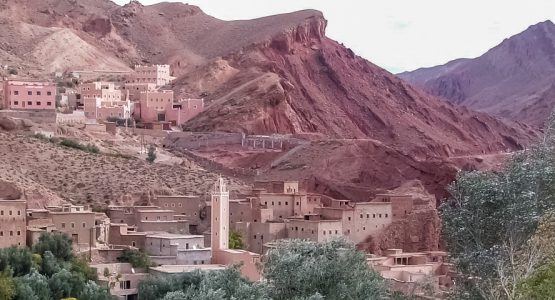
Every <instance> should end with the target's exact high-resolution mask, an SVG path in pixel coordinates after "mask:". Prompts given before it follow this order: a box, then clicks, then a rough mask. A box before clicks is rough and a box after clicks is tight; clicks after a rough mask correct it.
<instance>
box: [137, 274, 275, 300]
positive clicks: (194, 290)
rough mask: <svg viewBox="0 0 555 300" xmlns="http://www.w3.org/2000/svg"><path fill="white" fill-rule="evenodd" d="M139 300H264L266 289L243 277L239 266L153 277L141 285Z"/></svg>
mask: <svg viewBox="0 0 555 300" xmlns="http://www.w3.org/2000/svg"><path fill="white" fill-rule="evenodd" d="M139 298H140V299H155V300H161V299H163V300H170V299H171V300H173V299H191V300H192V299H241V300H264V299H269V298H268V297H267V296H266V291H265V289H264V288H263V287H262V286H261V285H259V284H254V283H251V282H248V281H247V280H246V279H244V278H242V277H241V274H240V272H239V270H238V268H237V267H232V268H228V269H226V270H224V271H210V272H201V271H195V272H190V273H184V274H179V275H173V276H167V277H163V278H160V277H151V278H149V279H147V280H144V281H142V282H141V283H140V284H139Z"/></svg>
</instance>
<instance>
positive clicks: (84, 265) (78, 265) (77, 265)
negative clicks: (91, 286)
mask: <svg viewBox="0 0 555 300" xmlns="http://www.w3.org/2000/svg"><path fill="white" fill-rule="evenodd" d="M71 272H72V273H79V274H82V275H83V277H84V279H85V281H95V280H97V279H98V274H97V273H96V271H95V270H94V269H93V268H91V267H90V265H89V262H88V260H87V259H86V258H85V257H83V256H79V257H73V258H72V259H71Z"/></svg>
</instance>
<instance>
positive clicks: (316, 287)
mask: <svg viewBox="0 0 555 300" xmlns="http://www.w3.org/2000/svg"><path fill="white" fill-rule="evenodd" d="M262 270H263V274H264V278H265V279H266V282H267V284H268V289H269V291H270V296H271V298H272V299H276V300H278V299H294V298H298V297H301V298H308V297H316V296H315V295H316V294H317V293H318V294H320V295H321V296H322V297H324V298H325V299H384V298H386V297H387V289H386V285H385V283H384V280H383V279H382V278H381V276H380V275H379V274H378V273H377V272H375V271H373V270H372V269H370V268H368V265H367V263H366V258H365V255H364V253H362V252H359V251H357V250H356V249H355V247H354V245H352V244H350V243H347V242H345V241H342V240H332V241H330V242H327V243H316V242H310V241H300V240H282V241H279V242H278V244H277V246H276V248H275V249H272V250H270V251H268V253H267V255H266V256H265V257H264V261H263V269H262Z"/></svg>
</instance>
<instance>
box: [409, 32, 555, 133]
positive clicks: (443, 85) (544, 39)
mask: <svg viewBox="0 0 555 300" xmlns="http://www.w3.org/2000/svg"><path fill="white" fill-rule="evenodd" d="M553 55H555V25H554V24H553V23H552V22H551V21H545V22H542V23H539V24H536V25H533V26H530V27H529V28H528V29H526V30H525V31H523V32H521V33H519V34H517V35H514V36H512V37H510V38H508V39H505V40H504V41H503V42H502V43H501V44H499V45H497V46H495V47H494V48H492V49H490V50H489V51H488V52H486V53H485V54H484V55H482V56H480V57H477V58H474V59H458V60H454V61H452V62H449V63H447V64H445V65H441V66H436V67H432V68H422V69H418V70H415V71H412V72H405V73H401V74H399V76H400V77H401V78H403V79H405V80H407V81H408V82H411V83H413V84H414V85H415V86H418V87H421V88H423V89H425V90H426V91H429V92H430V93H432V94H434V95H438V96H442V97H445V98H447V99H448V100H450V101H451V102H453V103H457V104H462V105H464V106H467V107H469V108H471V109H475V110H479V111H483V112H487V113H491V114H494V115H497V116H501V117H506V118H508V119H511V120H517V121H521V122H525V123H528V124H531V125H534V126H538V127H543V125H544V123H545V122H546V120H547V118H548V116H549V113H550V112H551V111H552V110H553V108H554V107H555V86H554V85H553V81H554V80H555V75H554V74H555V60H554V59H553Z"/></svg>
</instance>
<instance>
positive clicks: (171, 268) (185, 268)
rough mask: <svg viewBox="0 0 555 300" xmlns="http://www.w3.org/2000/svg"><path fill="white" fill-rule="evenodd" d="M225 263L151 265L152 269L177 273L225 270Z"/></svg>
mask: <svg viewBox="0 0 555 300" xmlns="http://www.w3.org/2000/svg"><path fill="white" fill-rule="evenodd" d="M224 269H225V266H224V265H215V264H214V265H162V266H159V267H151V268H150V270H154V271H157V272H161V273H167V274H175V273H187V272H192V271H195V270H201V271H213V270H224Z"/></svg>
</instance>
